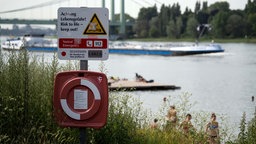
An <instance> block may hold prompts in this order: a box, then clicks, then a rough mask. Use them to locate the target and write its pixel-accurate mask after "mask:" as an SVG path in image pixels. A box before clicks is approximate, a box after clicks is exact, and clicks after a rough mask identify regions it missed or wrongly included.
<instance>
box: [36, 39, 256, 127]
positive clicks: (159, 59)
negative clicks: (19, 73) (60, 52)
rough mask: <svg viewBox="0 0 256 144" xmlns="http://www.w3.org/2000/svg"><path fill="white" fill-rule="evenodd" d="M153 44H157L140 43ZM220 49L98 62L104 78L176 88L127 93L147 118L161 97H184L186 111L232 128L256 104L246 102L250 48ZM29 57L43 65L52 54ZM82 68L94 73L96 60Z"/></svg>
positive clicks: (253, 78)
mask: <svg viewBox="0 0 256 144" xmlns="http://www.w3.org/2000/svg"><path fill="white" fill-rule="evenodd" d="M133 43H136V42H133ZM155 43H159V44H160V42H154V43H153V42H151V43H146V44H155ZM143 44H145V43H143ZM221 45H222V47H223V48H224V49H225V52H224V53H218V54H204V55H193V56H175V57H165V56H141V55H140V56H131V55H116V54H110V55H109V59H108V60H106V61H103V62H104V65H105V69H106V70H107V72H106V74H107V75H108V76H115V77H119V78H128V79H134V77H135V73H139V74H140V75H142V76H143V77H144V78H146V79H154V81H155V82H159V83H163V84H173V85H176V86H180V87H181V89H180V90H175V91H173V90H167V91H137V92H132V95H133V96H135V97H138V98H140V99H141V101H143V106H144V107H145V108H146V109H150V110H151V111H152V113H157V112H158V111H159V108H160V107H161V105H162V103H163V98H164V97H170V98H172V97H176V96H177V95H182V93H185V92H188V93H191V97H190V100H191V102H196V104H195V105H194V106H193V108H192V110H191V111H206V112H209V113H210V112H215V113H217V114H224V115H227V116H228V118H229V119H230V121H231V122H232V123H231V124H232V125H236V126H235V127H236V128H237V129H238V127H239V122H240V120H241V117H242V114H243V112H246V116H247V120H249V119H251V118H252V117H253V114H254V112H255V106H256V100H255V101H254V102H252V99H251V98H252V96H255V97H256V44H246V43H225V44H221ZM35 55H44V56H45V57H46V59H45V60H47V59H48V60H50V59H51V58H52V55H53V53H35ZM60 62H61V63H65V62H66V61H60ZM88 63H89V70H93V71H99V65H100V63H101V61H89V62H88ZM170 104H174V105H175V100H173V101H172V99H171V100H170Z"/></svg>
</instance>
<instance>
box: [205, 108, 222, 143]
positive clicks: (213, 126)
mask: <svg viewBox="0 0 256 144" xmlns="http://www.w3.org/2000/svg"><path fill="white" fill-rule="evenodd" d="M206 133H207V134H208V142H209V144H218V143H219V142H218V141H219V140H218V139H219V123H218V122H217V121H216V115H215V113H212V115H211V121H210V122H209V123H208V124H207V125H206Z"/></svg>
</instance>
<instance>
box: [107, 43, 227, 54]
mask: <svg viewBox="0 0 256 144" xmlns="http://www.w3.org/2000/svg"><path fill="white" fill-rule="evenodd" d="M219 52H224V49H223V48H222V47H221V46H220V45H219V44H215V43H211V44H208V45H200V44H193V45H171V44H168V45H151V46H143V45H133V44H129V43H117V44H110V46H109V53H112V54H127V55H162V56H182V55H194V54H207V53H219Z"/></svg>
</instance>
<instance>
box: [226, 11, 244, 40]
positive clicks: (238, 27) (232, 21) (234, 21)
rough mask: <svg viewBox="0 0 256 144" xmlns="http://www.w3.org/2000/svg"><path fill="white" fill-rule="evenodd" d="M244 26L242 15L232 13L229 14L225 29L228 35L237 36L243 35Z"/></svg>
mask: <svg viewBox="0 0 256 144" xmlns="http://www.w3.org/2000/svg"><path fill="white" fill-rule="evenodd" d="M245 26H246V24H245V20H244V19H243V17H241V16H239V15H236V14H233V15H231V16H229V18H228V20H227V23H226V27H225V29H226V32H227V35H228V36H229V37H231V38H237V37H242V36H244V35H245Z"/></svg>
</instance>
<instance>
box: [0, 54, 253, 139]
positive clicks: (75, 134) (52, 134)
mask: <svg viewBox="0 0 256 144" xmlns="http://www.w3.org/2000/svg"><path fill="white" fill-rule="evenodd" d="M75 69H77V66H76V64H73V63H70V62H68V63H67V64H65V65H61V64H59V62H58V60H57V58H56V57H55V56H54V57H53V60H52V62H51V63H46V62H45V61H44V58H43V57H42V58H40V59H38V58H37V57H32V58H31V55H29V54H28V53H27V52H26V51H20V52H13V51H12V52H5V53H2V52H0V109H1V112H0V143H3V144H5V143H6V144H16V143H17V144H31V143H40V144H43V143H47V144H48V143H56V144H65V143H67V144H71V143H79V130H78V129H77V128H63V127H59V126H58V125H57V124H56V123H55V121H54V118H53V114H52V107H53V105H52V97H53V84H54V77H55V75H56V73H57V72H60V71H64V70H75ZM100 70H102V71H104V70H105V69H104V64H102V65H100ZM190 95H191V94H189V93H183V94H181V96H179V97H177V101H176V107H177V110H178V117H179V120H180V121H181V120H182V119H183V118H184V116H185V114H186V113H188V112H191V108H192V107H193V105H194V104H193V103H190V99H189V98H190ZM167 99H171V97H168V98H167ZM167 108H168V105H166V104H165V103H164V102H163V105H162V108H160V110H159V113H156V114H152V113H150V112H148V111H146V110H144V109H143V107H142V102H141V101H140V100H138V99H136V98H135V97H133V96H131V94H129V93H127V92H110V93H109V112H108V120H107V124H106V126H105V127H103V128H101V129H99V130H96V129H90V128H87V143H89V144H96V143H106V144H108V143H109V144H110V143H111V144H113V143H114V144H117V143H124V144H126V143H127V144H130V143H139V144H140V143H141V144H155V143H163V144H172V143H173V144H174V143H175V144H177V143H179V144H180V143H184V144H187V143H199V142H201V143H205V142H206V139H207V137H206V135H205V132H204V127H205V124H206V122H207V120H208V118H209V114H208V113H206V112H192V113H191V114H192V115H193V125H194V127H195V130H194V131H191V133H190V134H189V135H184V134H183V133H182V132H181V131H180V130H179V129H178V128H177V129H176V128H173V129H169V130H166V129H165V119H164V117H165V115H166V109H167ZM156 117H157V118H159V124H161V125H160V127H159V129H150V128H149V123H150V122H151V121H152V119H153V118H156ZM218 120H219V121H222V122H221V131H220V134H221V141H223V142H227V143H235V144H242V143H253V142H255V138H256V137H255V134H256V129H255V125H256V115H255V118H254V119H252V120H251V122H249V124H248V125H247V124H246V121H245V114H244V116H243V117H242V120H241V125H240V133H239V135H238V137H237V138H234V137H233V135H232V130H231V129H230V128H229V127H228V125H227V124H226V123H227V122H225V121H226V118H225V116H222V115H220V114H219V115H218Z"/></svg>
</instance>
